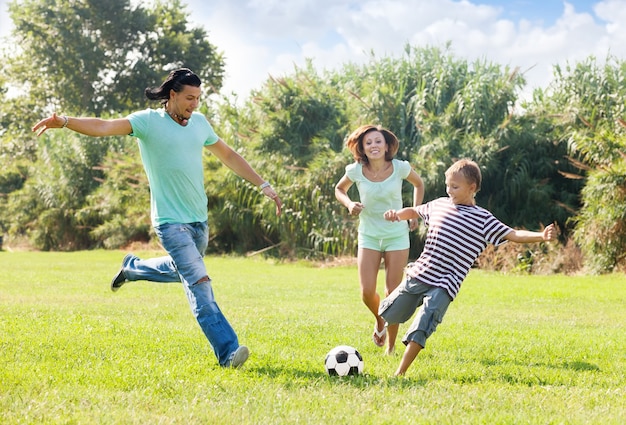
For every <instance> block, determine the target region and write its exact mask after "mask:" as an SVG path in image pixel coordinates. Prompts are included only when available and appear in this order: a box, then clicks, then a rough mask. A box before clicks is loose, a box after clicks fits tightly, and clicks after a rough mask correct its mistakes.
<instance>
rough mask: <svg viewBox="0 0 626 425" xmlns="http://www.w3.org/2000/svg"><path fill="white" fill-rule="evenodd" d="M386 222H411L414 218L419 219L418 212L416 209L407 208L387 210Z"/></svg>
mask: <svg viewBox="0 0 626 425" xmlns="http://www.w3.org/2000/svg"><path fill="white" fill-rule="evenodd" d="M384 217H385V220H387V221H403V220H410V219H412V218H418V217H419V216H418V215H417V211H415V208H412V207H406V208H402V209H401V210H397V211H396V210H387V211H385V214H384Z"/></svg>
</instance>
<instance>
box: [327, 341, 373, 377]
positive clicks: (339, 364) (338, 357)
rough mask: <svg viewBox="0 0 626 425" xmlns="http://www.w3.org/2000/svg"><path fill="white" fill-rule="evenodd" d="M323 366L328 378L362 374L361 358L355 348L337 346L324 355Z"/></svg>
mask: <svg viewBox="0 0 626 425" xmlns="http://www.w3.org/2000/svg"><path fill="white" fill-rule="evenodd" d="M324 366H325V367H326V372H327V373H328V374H329V375H330V376H348V375H360V374H361V373H363V357H362V356H361V353H359V352H358V351H357V350H356V348H354V347H350V346H349V345H339V346H337V347H335V348H333V349H332V350H330V351H329V352H328V354H326V360H324Z"/></svg>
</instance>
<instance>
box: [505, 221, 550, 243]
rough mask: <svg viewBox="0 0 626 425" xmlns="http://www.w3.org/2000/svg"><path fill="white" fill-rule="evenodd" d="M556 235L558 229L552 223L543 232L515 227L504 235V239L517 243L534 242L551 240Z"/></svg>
mask: <svg viewBox="0 0 626 425" xmlns="http://www.w3.org/2000/svg"><path fill="white" fill-rule="evenodd" d="M555 237H556V229H555V227H554V223H552V224H550V225H549V226H546V228H545V229H543V232H531V231H528V230H516V229H513V230H512V231H511V232H509V233H508V234H507V235H506V236H505V237H504V239H506V240H508V241H511V242H517V243H533V242H543V241H551V240H554V238H555Z"/></svg>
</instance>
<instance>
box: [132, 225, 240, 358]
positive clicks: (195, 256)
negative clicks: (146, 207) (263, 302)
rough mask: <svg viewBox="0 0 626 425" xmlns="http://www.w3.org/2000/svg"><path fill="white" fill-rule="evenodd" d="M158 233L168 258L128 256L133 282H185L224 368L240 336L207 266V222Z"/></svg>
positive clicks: (168, 227) (163, 227)
mask: <svg viewBox="0 0 626 425" xmlns="http://www.w3.org/2000/svg"><path fill="white" fill-rule="evenodd" d="M155 231H156V234H157V236H158V237H159V239H160V240H161V244H162V245H163V248H164V249H165V251H167V253H168V254H169V255H168V256H164V257H157V258H150V259H147V260H142V259H140V258H139V257H136V256H134V255H129V256H126V258H125V259H124V264H123V265H122V267H123V271H124V276H125V277H126V279H127V280H129V281H135V280H148V281H152V282H181V283H182V284H183V288H184V290H185V294H186V295H187V299H188V301H189V306H190V307H191V311H192V313H193V315H194V316H195V318H196V320H197V321H198V324H200V328H202V331H203V332H204V335H205V336H206V337H207V339H208V340H209V343H210V344H211V347H212V348H213V352H214V353H215V356H216V357H217V360H218V362H219V364H220V365H222V366H223V365H225V364H227V362H228V359H229V356H230V355H231V354H232V353H233V352H234V351H235V350H236V349H237V348H238V347H239V341H238V339H237V334H236V333H235V331H234V330H233V328H232V327H231V325H230V323H228V320H226V317H224V314H223V313H222V311H221V310H220V308H219V307H218V305H217V302H216V301H215V297H214V295H213V288H212V286H211V279H210V278H209V279H208V280H206V281H204V282H199V281H200V280H201V279H202V278H206V277H208V273H207V270H206V266H205V264H204V252H205V251H206V248H207V245H208V241H209V227H208V224H207V222H206V221H205V222H201V223H167V224H162V225H160V226H157V227H155Z"/></svg>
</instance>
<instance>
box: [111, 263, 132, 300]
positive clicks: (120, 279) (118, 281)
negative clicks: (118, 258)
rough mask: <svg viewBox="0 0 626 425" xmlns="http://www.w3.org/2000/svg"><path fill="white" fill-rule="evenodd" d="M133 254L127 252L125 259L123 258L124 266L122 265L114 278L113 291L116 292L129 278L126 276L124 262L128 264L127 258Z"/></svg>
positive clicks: (112, 282)
mask: <svg viewBox="0 0 626 425" xmlns="http://www.w3.org/2000/svg"><path fill="white" fill-rule="evenodd" d="M131 255H132V254H126V256H125V257H124V259H123V260H122V267H120V271H119V272H117V274H116V275H115V277H113V280H112V281H111V291H113V292H115V291H117V290H118V289H120V288H121V287H122V285H124V284H125V283H126V282H127V280H126V276H124V264H126V259H127V258H128V257H130V256H131Z"/></svg>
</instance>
